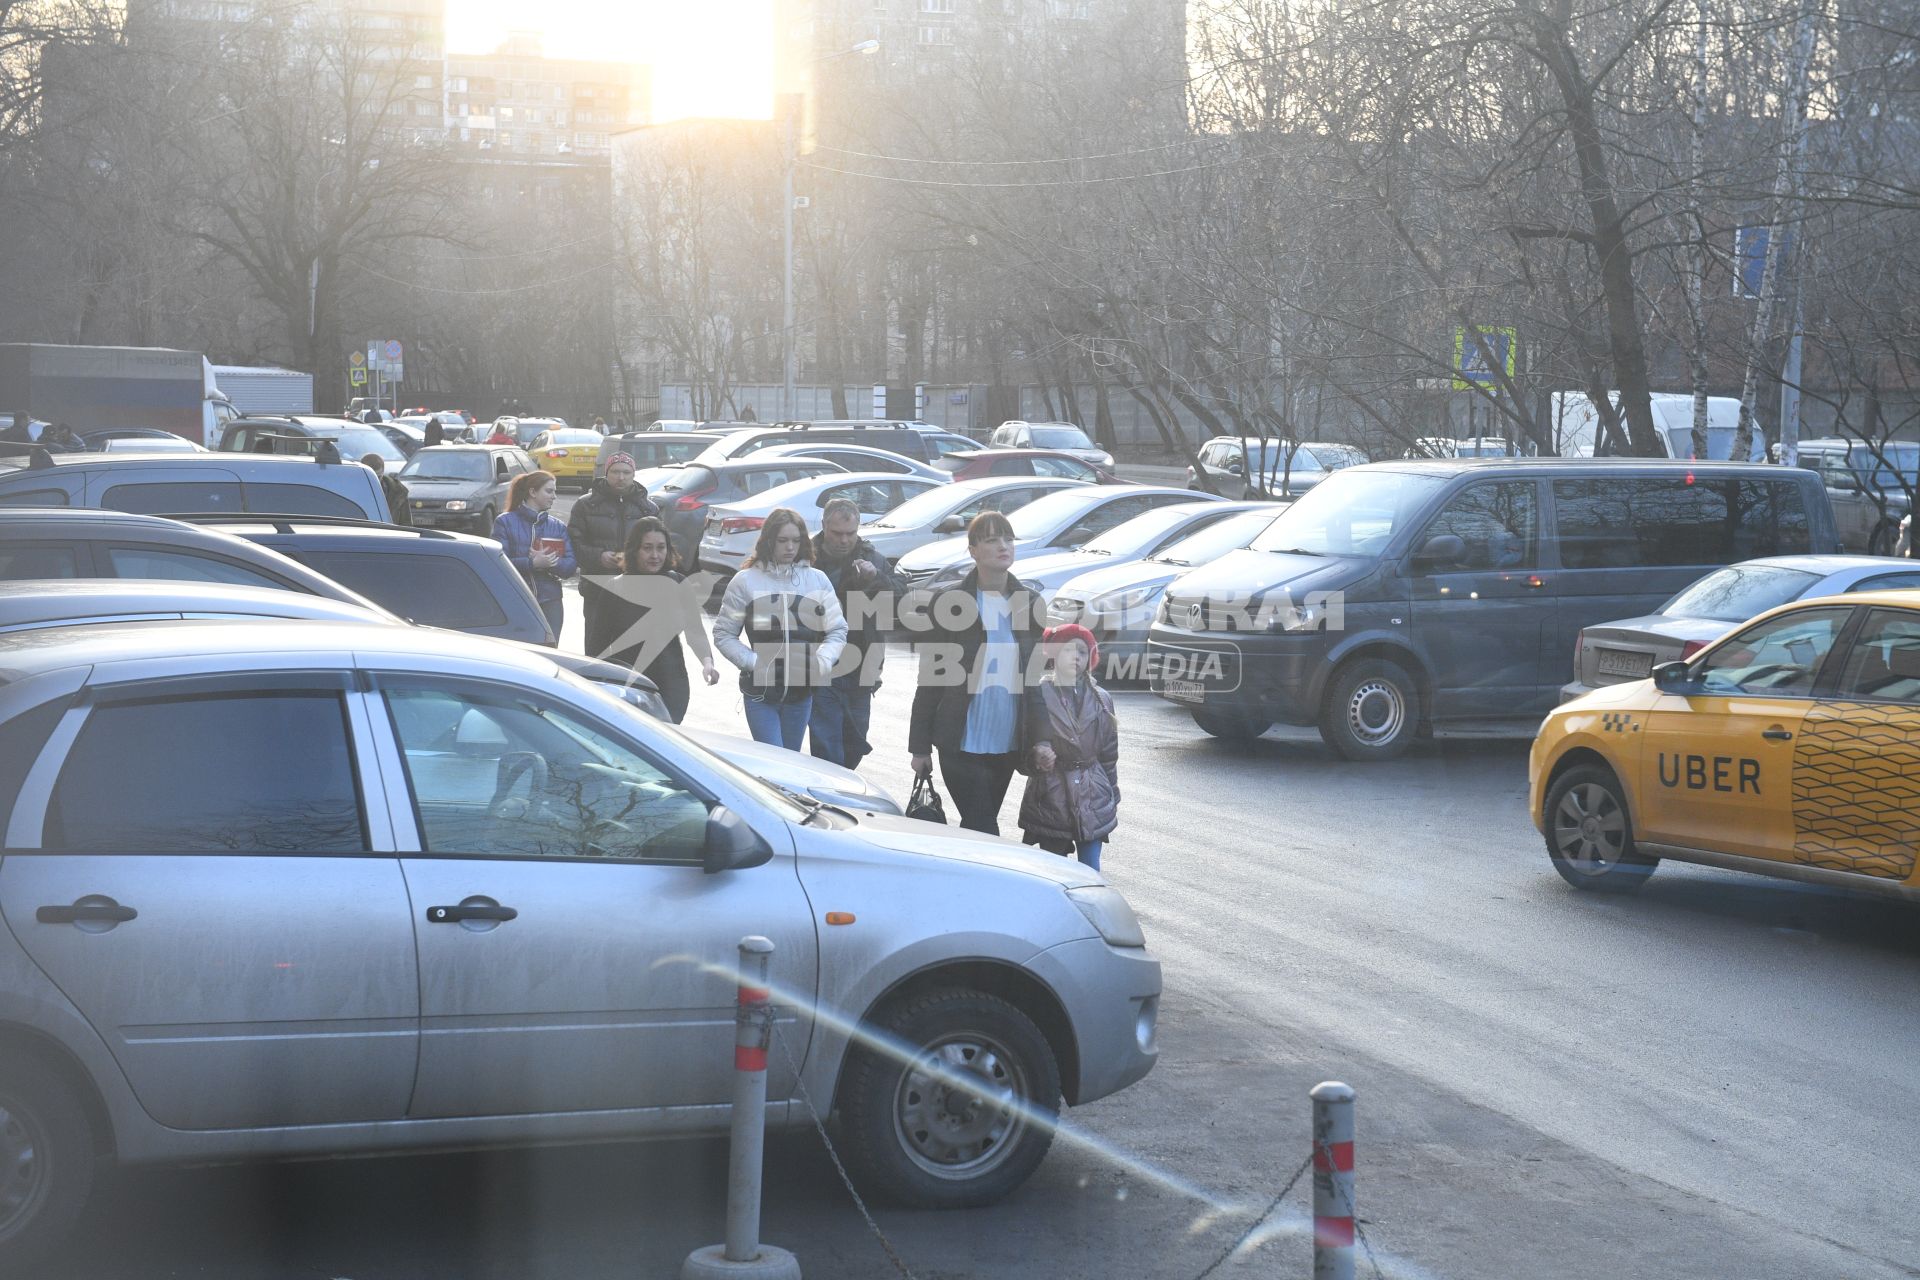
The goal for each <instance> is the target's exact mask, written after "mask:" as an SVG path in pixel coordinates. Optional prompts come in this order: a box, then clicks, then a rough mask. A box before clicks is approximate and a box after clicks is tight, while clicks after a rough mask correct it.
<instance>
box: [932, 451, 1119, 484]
mask: <svg viewBox="0 0 1920 1280" xmlns="http://www.w3.org/2000/svg"><path fill="white" fill-rule="evenodd" d="M933 465H934V466H936V467H939V468H940V469H941V470H942V471H950V472H952V473H953V478H954V479H955V480H983V479H985V478H987V477H989V476H1048V477H1052V478H1057V479H1061V480H1084V481H1086V482H1087V483H1088V484H1125V483H1126V481H1124V480H1122V479H1121V478H1120V477H1119V476H1117V475H1115V474H1114V473H1113V472H1111V471H1109V470H1107V469H1106V468H1105V467H1096V466H1094V465H1093V464H1092V463H1091V462H1088V461H1086V460H1085V459H1084V458H1076V457H1074V456H1073V455H1072V454H1070V453H1062V452H1060V451H1059V450H1057V449H971V450H962V451H961V452H959V453H950V454H948V455H947V456H946V457H944V458H941V459H939V460H938V461H936V462H935V463H934V464H933Z"/></svg>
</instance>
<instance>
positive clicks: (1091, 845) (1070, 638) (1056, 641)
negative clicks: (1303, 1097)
mask: <svg viewBox="0 0 1920 1280" xmlns="http://www.w3.org/2000/svg"><path fill="white" fill-rule="evenodd" d="M1040 646H1041V650H1042V652H1044V653H1045V654H1046V655H1047V656H1048V657H1049V658H1051V659H1052V660H1053V670H1052V671H1051V672H1050V673H1049V674H1048V675H1047V677H1046V678H1045V679H1043V680H1041V681H1039V682H1038V683H1037V684H1035V685H1034V686H1033V687H1032V688H1030V689H1029V690H1028V691H1027V694H1026V697H1027V707H1026V715H1025V717H1024V720H1025V734H1026V742H1025V744H1024V746H1025V751H1024V753H1023V758H1022V768H1023V771H1024V772H1025V773H1026V774H1027V790H1026V794H1025V795H1023V796H1022V797H1021V799H1020V830H1021V834H1022V836H1023V837H1024V839H1025V840H1026V842H1027V843H1028V844H1036V845H1039V846H1040V847H1041V848H1043V849H1047V850H1050V851H1052V852H1054V853H1058V854H1063V855H1064V854H1068V853H1074V854H1078V855H1079V858H1080V861H1082V862H1084V863H1086V864H1087V865H1088V866H1089V867H1092V868H1094V869H1095V870H1098V869H1099V867H1100V849H1101V846H1102V845H1103V844H1105V842H1106V839H1107V837H1108V836H1109V835H1111V834H1112V833H1113V829H1114V828H1115V827H1116V826H1118V825H1119V823H1120V767H1119V765H1120V730H1119V727H1118V725H1117V724H1116V723H1115V721H1114V717H1113V699H1112V698H1111V697H1109V696H1108V695H1107V691H1106V690H1105V689H1102V688H1101V687H1100V686H1099V685H1098V684H1096V683H1094V679H1093V672H1094V670H1095V669H1096V668H1097V666H1098V665H1099V661H1100V646H1099V644H1098V643H1097V642H1096V641H1095V640H1094V638H1093V633H1092V632H1091V631H1088V630H1087V629H1086V628H1085V627H1083V626H1080V625H1079V624H1078V623H1070V624H1068V625H1066V626H1062V627H1053V628H1051V629H1049V630H1048V631H1047V632H1046V634H1045V635H1043V636H1041V638H1040Z"/></svg>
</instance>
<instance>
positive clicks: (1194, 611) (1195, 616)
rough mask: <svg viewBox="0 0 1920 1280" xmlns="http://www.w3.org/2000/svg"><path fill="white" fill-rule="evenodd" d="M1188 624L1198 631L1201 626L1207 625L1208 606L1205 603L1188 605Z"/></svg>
mask: <svg viewBox="0 0 1920 1280" xmlns="http://www.w3.org/2000/svg"><path fill="white" fill-rule="evenodd" d="M1187 625H1188V626H1190V627H1192V628H1193V629H1194V630H1195V631H1198V630H1200V629H1201V628H1203V627H1205V626H1206V625H1207V606H1205V605H1204V604H1190V605H1188V606H1187Z"/></svg>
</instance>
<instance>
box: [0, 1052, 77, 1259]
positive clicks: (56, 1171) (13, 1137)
mask: <svg viewBox="0 0 1920 1280" xmlns="http://www.w3.org/2000/svg"><path fill="white" fill-rule="evenodd" d="M93 1174H94V1154H93V1125H92V1123H91V1122H90V1121H89V1120H88V1119H87V1113H86V1109H85V1108H84V1107H82V1106H81V1105H80V1100H79V1099H78V1098H76V1097H75V1096H74V1093H73V1090H72V1089H71V1088H69V1087H68V1086H67V1084H66V1083H65V1082H64V1081H62V1080H61V1079H60V1077H59V1076H57V1075H55V1074H54V1073H53V1072H52V1071H50V1070H48V1069H47V1068H46V1067H44V1066H42V1065H41V1064H40V1063H38V1062H34V1061H32V1060H30V1059H25V1058H18V1059H16V1058H7V1059H0V1272H5V1273H7V1274H10V1275H19V1274H24V1273H23V1272H21V1271H20V1268H21V1267H22V1266H24V1265H26V1264H27V1263H30V1262H32V1261H34V1260H36V1259H39V1258H42V1257H45V1256H46V1254H47V1253H48V1252H49V1251H50V1250H51V1249H53V1247H54V1246H56V1245H58V1244H59V1243H60V1242H61V1240H62V1239H64V1238H65V1237H66V1235H67V1233H68V1232H69V1231H71V1230H72V1229H73V1225H74V1223H75V1222H77V1221H78V1220H79V1218H80V1213H81V1211H82V1210H83V1209H85V1208H86V1205H87V1198H88V1197H89V1196H90V1195H91V1194H92V1193H93Z"/></svg>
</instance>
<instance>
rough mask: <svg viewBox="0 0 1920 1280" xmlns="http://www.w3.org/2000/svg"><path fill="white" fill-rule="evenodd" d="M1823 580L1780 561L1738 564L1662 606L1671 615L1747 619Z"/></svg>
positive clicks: (1678, 616)
mask: <svg viewBox="0 0 1920 1280" xmlns="http://www.w3.org/2000/svg"><path fill="white" fill-rule="evenodd" d="M1819 580H1820V575H1819V574H1817V573H1808V572H1807V571H1806V570H1805V569H1788V568H1785V567H1783V566H1780V565H1768V564H1736V565H1731V566H1729V567H1727V568H1725V569H1716V570H1714V571H1713V572H1712V573H1710V574H1708V575H1707V576H1706V577H1704V578H1702V579H1700V581H1698V582H1696V583H1694V584H1693V585H1692V586H1690V587H1688V588H1686V589H1685V590H1683V591H1682V592H1680V594H1678V595H1676V596H1675V597H1674V598H1673V599H1671V600H1669V601H1667V602H1666V603H1665V604H1663V605H1661V606H1660V612H1661V613H1662V614H1664V615H1665V616H1667V617H1669V618H1710V619H1712V620H1713V621H1715V622H1745V621H1746V620H1747V619H1748V618H1751V617H1754V616H1755V615H1757V614H1762V613H1765V612H1766V611H1767V610H1769V609H1771V608H1774V607H1775V606H1777V605H1783V604H1786V603H1787V602H1788V601H1789V600H1798V599H1799V598H1800V597H1801V596H1803V595H1805V594H1806V593H1807V592H1808V591H1810V590H1812V588H1813V584H1814V583H1816V582H1818V581H1819Z"/></svg>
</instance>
